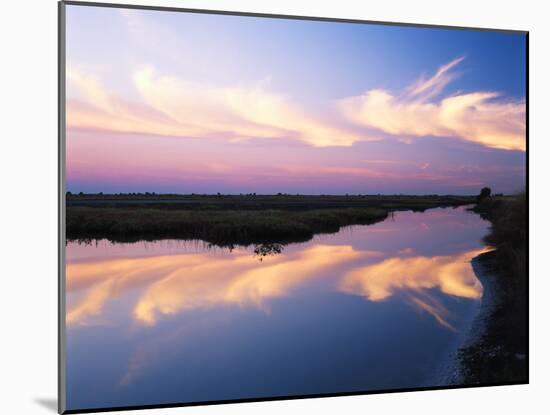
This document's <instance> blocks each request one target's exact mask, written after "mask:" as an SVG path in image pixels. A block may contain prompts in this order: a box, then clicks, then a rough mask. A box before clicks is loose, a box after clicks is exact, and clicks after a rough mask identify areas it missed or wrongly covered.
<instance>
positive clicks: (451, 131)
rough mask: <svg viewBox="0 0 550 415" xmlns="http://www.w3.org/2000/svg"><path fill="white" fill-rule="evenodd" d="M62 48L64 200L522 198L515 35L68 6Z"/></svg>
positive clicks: (521, 59)
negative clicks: (482, 193)
mask: <svg viewBox="0 0 550 415" xmlns="http://www.w3.org/2000/svg"><path fill="white" fill-rule="evenodd" d="M98 28H101V30H98ZM66 39H67V57H66V62H67V89H66V91H67V92H66V97H67V100H66V102H67V107H66V111H67V130H66V131H67V190H69V191H72V192H80V191H83V192H100V191H102V192H105V193H110V192H117V193H118V192H145V191H150V192H152V191H154V192H158V193H162V192H170V193H172V192H175V193H216V192H221V193H237V194H238V193H250V192H256V193H258V194H265V193H268V194H270V193H278V192H283V193H302V194H345V193H350V194H356V193H383V194H395V193H410V194H432V193H439V194H451V193H452V194H473V193H478V192H479V189H480V188H481V187H483V186H490V187H491V188H492V189H493V190H494V191H495V192H504V193H511V192H515V191H519V190H521V189H522V188H523V187H524V185H525V174H526V171H525V157H526V154H525V147H526V131H525V127H526V125H525V93H526V91H525V77H526V73H525V71H526V68H525V53H526V51H525V36H524V35H523V34H517V33H504V32H479V31H465V30H447V29H426V28H412V27H399V26H386V25H370V24H369V25H366V24H349V23H334V22H318V21H299V20H283V19H266V18H256V17H237V16H222V15H205V14H189V13H176V12H165V11H145V10H129V9H115V8H101V7H88V6H77V5H68V6H67V31H66Z"/></svg>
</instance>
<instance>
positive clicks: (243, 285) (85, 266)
mask: <svg viewBox="0 0 550 415" xmlns="http://www.w3.org/2000/svg"><path fill="white" fill-rule="evenodd" d="M378 255H380V253H378V252H372V251H356V250H354V249H353V248H352V247H351V246H337V245H316V246H313V247H310V248H307V249H305V250H303V251H300V252H297V253H282V254H280V255H277V256H274V257H270V258H269V261H268V260H265V261H264V262H263V263H262V264H261V265H259V264H258V260H257V258H255V257H254V256H253V255H250V253H249V252H248V251H246V250H235V251H233V252H232V254H231V255H229V256H221V257H211V256H209V255H207V254H200V253H189V254H177V255H162V256H143V257H136V258H132V257H130V258H113V259H108V260H92V261H85V262H76V263H70V264H68V265H67V288H68V291H69V293H71V294H74V293H76V292H80V293H81V295H80V296H78V300H77V301H75V302H74V303H73V304H72V305H71V306H70V307H69V309H68V312H67V317H66V321H67V324H68V325H70V326H76V325H93V324H106V322H107V321H108V318H106V317H105V316H104V313H105V306H106V304H108V303H109V302H111V301H113V300H115V299H118V298H121V297H122V296H124V295H125V294H126V293H128V292H129V291H132V290H141V294H140V295H139V298H138V299H137V301H136V303H135V304H134V305H133V306H132V307H133V311H132V315H133V318H135V320H136V321H138V322H140V323H142V324H144V325H149V326H151V325H154V324H155V323H156V322H157V320H158V318H159V317H161V316H169V315H174V314H177V313H180V312H184V311H188V310H192V309H205V308H210V307H215V306H219V305H239V306H242V307H245V306H254V307H256V308H258V309H261V310H264V311H265V310H266V309H267V305H266V304H265V303H266V301H267V300H269V299H273V298H278V297H283V296H285V295H287V294H288V293H289V292H291V291H292V290H293V289H295V288H296V287H297V286H299V285H301V284H303V283H305V282H307V281H309V280H312V279H315V278H322V277H325V276H326V274H325V273H326V272H327V270H331V269H332V268H333V267H336V266H338V265H340V264H344V263H346V262H349V261H353V260H355V259H358V258H368V257H371V256H378Z"/></svg>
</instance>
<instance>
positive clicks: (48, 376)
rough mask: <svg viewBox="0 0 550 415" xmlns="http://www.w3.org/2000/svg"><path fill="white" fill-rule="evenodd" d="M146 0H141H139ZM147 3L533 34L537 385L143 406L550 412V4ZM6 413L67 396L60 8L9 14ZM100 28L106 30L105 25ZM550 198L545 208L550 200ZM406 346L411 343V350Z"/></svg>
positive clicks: (0, 120) (216, 410) (4, 57)
mask: <svg viewBox="0 0 550 415" xmlns="http://www.w3.org/2000/svg"><path fill="white" fill-rule="evenodd" d="M135 1H136V2H137V1H139V0H135ZM139 3H140V4H148V5H168V6H176V7H178V6H179V7H189V8H211V9H222V10H235V11H248V12H258V13H279V14H294V15H305V16H307V15H310V16H327V17H341V18H354V19H367V20H382V21H397V22H412V23H433V24H445V25H459V26H479V27H496V28H507V29H522V30H529V31H530V34H531V35H530V55H531V56H530V71H529V76H530V84H531V88H530V110H531V116H530V127H531V131H530V191H531V192H530V193H531V194H530V203H531V205H530V206H531V207H530V221H531V229H530V230H531V238H530V243H531V248H530V249H531V251H530V254H531V255H530V257H531V261H530V264H531V275H530V276H531V297H530V298H531V300H530V301H531V317H532V319H531V384H530V385H528V386H513V387H497V388H495V387H493V388H481V389H469V390H451V391H437V392H417V393H400V394H389V395H372V396H359V397H348V398H327V399H308V400H298V401H283V402H263V403H253V404H238V405H235V404H234V405H222V406H207V407H194V408H193V407H192V408H175V409H164V410H155V411H142V412H140V413H143V414H149V413H159V414H160V413H164V414H175V413H178V414H180V413H181V414H223V415H229V414H239V415H241V414H243V415H248V414H250V415H251V414H257V413H266V414H279V413H281V411H284V412H287V411H291V412H294V411H295V412H301V413H310V412H320V413H327V414H328V413H337V412H339V413H346V414H364V413H365V412H367V411H368V412H370V413H382V412H384V413H387V412H388V411H389V412H390V413H391V412H394V411H400V412H406V413H407V414H423V415H426V414H441V413H445V414H461V415H463V414H464V413H483V411H490V412H494V413H497V414H499V415H501V414H514V415H517V414H518V413H521V412H525V413H542V412H545V411H546V410H544V409H543V408H544V407H546V408H547V409H548V407H549V406H550V405H549V403H548V400H549V399H550V396H548V394H549V391H548V387H549V386H550V382H549V380H548V379H550V367H549V364H548V362H549V357H548V355H549V353H548V351H549V350H550V344H549V331H548V327H549V323H548V321H547V319H546V317H547V316H548V303H549V301H548V299H547V298H546V294H547V293H548V292H549V288H550V285H549V280H550V275H548V273H547V272H546V271H547V268H546V267H544V262H545V259H546V258H545V251H546V246H545V243H546V242H547V241H546V240H545V238H544V237H545V235H547V234H548V217H549V215H547V214H546V212H545V211H544V209H545V207H547V206H548V202H549V200H548V193H549V192H550V191H549V189H548V186H547V184H548V183H547V180H548V179H547V178H546V177H545V175H547V174H548V165H549V164H550V160H548V159H546V157H547V156H548V142H549V140H550V132H549V129H548V120H549V118H550V110H549V108H548V105H547V103H546V101H545V100H546V99H548V93H549V88H548V78H549V74H550V68H549V57H548V50H550V39H549V31H550V30H549V27H550V25H548V11H547V10H545V2H542V1H527V0H523V1H518V0H515V1H506V0H490V1H489V0H453V1H441V0H430V1H428V0H399V1H397V0H384V1H380V0H378V1H372V2H367V1H352V0H337V1H326V2H322V1H321V0H311V1H310V0H307V1H306V0H300V1H297V0H264V1H261V2H259V1H257V0H256V1H254V0H225V1H215V0H202V1H198V0H197V1H181V0H180V1H145V0H142V1H139ZM0 10H1V11H0V19H1V20H0V34H1V36H0V42H1V43H0V45H1V49H0V105H1V107H0V169H1V172H0V173H1V174H0V180H1V188H0V190H1V193H0V195H1V204H0V220H1V227H0V241H1V244H2V245H1V247H0V248H1V250H0V252H1V262H0V278H1V285H0V307H1V309H0V311H1V312H0V318H1V325H0V328H1V337H0V338H1V340H0V347H1V349H0V351H1V353H0V358H1V362H0V382H1V389H0V391H1V393H0V412H2V413H15V414H19V413H22V414H23V413H24V414H48V413H49V414H52V413H53V407H54V405H55V403H54V402H55V398H56V382H57V373H56V371H57V369H56V368H57V356H56V348H57V345H56V341H57V332H56V330H57V327H56V318H57V317H56V310H57V216H56V215H57V199H56V194H57V118H56V117H57V115H56V114H57V108H56V105H57V104H56V94H57V5H56V1H55V0H11V1H4V2H2V5H1V9H0ZM98 30H101V28H98ZM545 202H546V203H545ZM403 347H406V344H404V345H403Z"/></svg>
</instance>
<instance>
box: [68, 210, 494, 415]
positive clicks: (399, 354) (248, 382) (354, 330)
mask: <svg viewBox="0 0 550 415" xmlns="http://www.w3.org/2000/svg"><path fill="white" fill-rule="evenodd" d="M487 226H488V223H487V222H485V221H483V220H482V219H480V218H479V216H477V215H475V214H473V213H471V212H468V211H467V210H465V209H464V208H457V209H451V208H448V209H432V210H428V211H426V212H424V213H413V212H398V213H395V215H394V216H393V217H390V218H388V219H387V220H385V221H384V222H381V223H378V224H375V225H370V226H351V227H348V228H345V229H342V230H340V231H339V232H338V233H336V234H331V235H317V236H316V237H315V238H314V239H312V240H311V241H309V242H306V243H299V244H290V245H287V246H284V247H283V250H282V252H280V253H278V254H273V255H266V256H259V255H257V254H255V253H254V247H249V248H246V249H245V248H237V249H234V250H232V251H229V250H227V249H221V248H213V249H209V248H208V246H207V244H204V243H201V242H200V241H199V242H189V241H188V242H183V241H155V242H140V243H134V244H111V243H109V242H107V241H97V242H96V243H93V244H91V245H84V244H80V245H79V244H78V243H75V242H71V243H69V244H68V245H67V252H66V253H67V317H66V321H67V396H68V402H67V405H68V409H84V408H94V407H112V406H131V405H151V404H167V403H182V402H198V401H208V400H229V399H245V398H262V397H263V398H265V397H273V396H289V395H307V394H324V393H338V392H353V391H372V390H380V389H395V388H400V389H401V388H415V387H420V386H434V385H435V384H436V383H437V382H438V380H437V379H438V376H439V375H440V373H439V372H440V369H441V367H442V364H443V363H444V362H445V361H446V360H448V359H449V356H451V355H452V354H453V352H454V351H455V350H456V347H457V346H458V345H459V343H460V341H461V339H463V336H464V333H465V332H466V331H467V330H468V328H469V326H470V324H471V321H472V319H473V317H474V316H475V314H476V312H477V310H478V308H479V304H480V298H481V295H482V287H481V285H480V283H479V281H478V280H477V279H476V278H475V275H474V274H473V271H472V267H471V264H470V260H471V259H472V258H473V257H475V256H476V255H478V254H479V253H481V252H483V251H484V249H485V247H484V245H483V243H482V242H481V238H482V236H483V235H484V234H485V233H486V232H487Z"/></svg>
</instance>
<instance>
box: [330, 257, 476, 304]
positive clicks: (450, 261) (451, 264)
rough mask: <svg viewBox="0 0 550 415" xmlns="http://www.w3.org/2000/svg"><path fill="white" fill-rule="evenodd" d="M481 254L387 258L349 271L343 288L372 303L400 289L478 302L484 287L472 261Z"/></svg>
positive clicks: (341, 287)
mask: <svg viewBox="0 0 550 415" xmlns="http://www.w3.org/2000/svg"><path fill="white" fill-rule="evenodd" d="M481 252H484V250H475V251H468V252H464V253H462V254H459V255H448V256H434V257H425V256H412V257H409V256H406V257H403V258H399V257H395V258H390V259H386V260H383V261H381V262H378V263H375V264H373V265H368V266H366V267H361V268H357V269H354V270H352V271H350V272H348V273H347V274H346V276H345V277H344V279H343V280H342V283H341V285H340V289H341V290H342V291H344V292H348V293H351V294H357V295H362V296H364V297H367V298H368V299H369V300H371V301H383V300H385V299H387V298H389V297H391V296H392V295H393V294H394V292H395V291H397V290H402V289H409V290H425V289H432V288H438V289H439V290H440V291H441V292H443V293H445V294H449V295H454V296H456V297H462V298H470V299H477V298H480V297H481V285H480V283H479V281H478V280H477V279H476V278H475V276H474V273H473V271H472V266H471V265H470V262H469V261H470V259H471V258H473V257H474V256H476V255H478V254H480V253H481Z"/></svg>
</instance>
